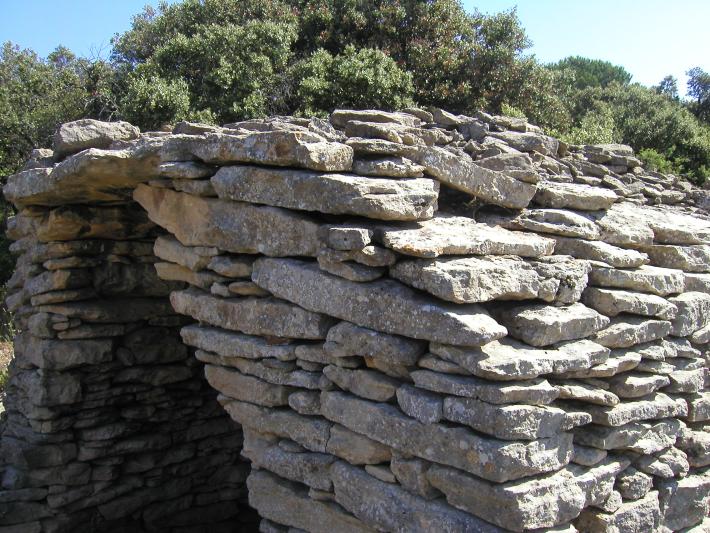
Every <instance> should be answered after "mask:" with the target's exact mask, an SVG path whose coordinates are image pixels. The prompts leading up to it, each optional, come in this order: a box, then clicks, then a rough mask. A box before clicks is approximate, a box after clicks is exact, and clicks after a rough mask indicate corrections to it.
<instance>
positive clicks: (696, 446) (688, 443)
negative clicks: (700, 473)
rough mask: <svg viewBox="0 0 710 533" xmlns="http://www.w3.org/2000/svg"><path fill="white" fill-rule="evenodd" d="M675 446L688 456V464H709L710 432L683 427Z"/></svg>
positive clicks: (696, 466) (701, 465) (695, 465)
mask: <svg viewBox="0 0 710 533" xmlns="http://www.w3.org/2000/svg"><path fill="white" fill-rule="evenodd" d="M676 446H678V448H679V449H681V450H683V451H684V452H685V454H686V455H687V456H688V463H689V464H690V466H692V467H695V468H698V467H703V466H707V465H709V464H710V432H708V431H694V430H693V429H691V428H683V429H682V430H681V431H680V433H679V435H678V441H677V442H676Z"/></svg>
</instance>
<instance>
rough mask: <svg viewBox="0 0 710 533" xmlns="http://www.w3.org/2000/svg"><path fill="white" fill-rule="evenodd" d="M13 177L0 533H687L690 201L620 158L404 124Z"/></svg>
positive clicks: (169, 146)
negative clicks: (11, 344)
mask: <svg viewBox="0 0 710 533" xmlns="http://www.w3.org/2000/svg"><path fill="white" fill-rule="evenodd" d="M42 154H43V156H42V159H41V160H40V159H34V160H31V161H30V162H29V163H28V165H27V168H26V170H23V171H22V172H20V173H18V174H16V175H14V176H11V177H10V178H9V179H8V184H7V186H6V187H5V189H4V193H5V195H6V197H7V198H8V199H9V200H10V201H12V202H13V203H14V204H15V205H16V206H17V207H18V213H17V215H16V216H15V218H14V219H13V220H12V222H11V223H10V225H9V227H8V236H9V237H10V238H12V239H13V240H15V243H14V244H13V245H12V249H13V251H14V252H15V253H16V254H17V255H18V259H17V269H16V273H15V275H14V276H13V278H12V279H11V280H10V282H9V284H8V289H9V295H8V299H7V303H8V306H9V307H10V309H11V310H12V311H13V312H14V313H15V316H16V320H17V325H18V329H19V331H20V333H19V334H18V336H17V338H16V340H15V350H16V358H15V361H14V363H13V366H12V368H11V377H10V384H9V388H8V396H7V400H6V405H5V409H6V412H5V415H4V421H3V428H2V440H1V444H2V456H1V457H2V461H3V463H2V465H0V468H2V471H1V474H2V476H1V479H2V485H1V486H0V533H10V532H13V533H14V532H19V531H22V532H25V531H27V532H35V531H36V532H65V531H66V532H70V531H71V532H74V531H97V530H100V531H170V532H171V533H187V532H192V531H197V532H200V531H204V532H208V531H209V532H210V533H212V532H217V533H218V532H220V531H225V532H227V531H256V530H259V531H262V532H265V533H298V532H302V531H309V532H327V533H333V532H360V531H362V532H374V531H393V532H394V531H407V532H410V531H411V532H417V531H421V532H429V531H447V532H498V531H500V532H503V531H515V532H523V531H560V532H562V531H564V532H568V533H571V532H574V531H580V532H616V531H624V532H626V531H639V532H642V531H643V532H656V531H657V532H659V533H661V532H669V531H705V530H706V529H707V527H708V523H710V519H708V518H707V516H708V511H709V510H710V508H709V506H710V470H708V469H709V468H710V437H709V436H708V435H710V431H709V429H710V387H709V386H708V385H710V379H709V378H708V372H707V368H708V361H709V360H710V359H709V357H708V354H709V353H710V349H709V347H708V343H710V263H708V259H709V258H710V215H709V213H708V211H707V208H708V206H710V198H708V196H707V194H706V193H705V191H700V190H697V189H695V188H693V187H692V186H690V185H689V184H687V183H686V182H683V181H681V180H680V179H678V178H677V177H675V176H664V175H661V174H657V173H654V172H650V171H647V170H644V169H643V168H642V167H641V165H640V162H639V160H637V159H636V158H635V157H634V155H633V151H632V150H631V149H630V148H629V147H627V146H623V145H596V146H568V145H567V144H565V143H563V142H561V141H558V140H557V139H554V138H552V137H549V136H547V135H544V134H543V133H542V132H541V130H540V129H539V128H537V127H536V126H533V125H531V124H528V123H527V122H525V121H524V120H519V119H509V118H507V117H496V116H492V115H488V114H486V113H477V114H476V116H474V117H466V116H457V115H452V114H450V113H447V112H445V111H442V110H436V109H433V110H429V111H428V112H427V111H425V110H418V109H409V110H405V111H400V112H385V111H377V110H336V111H335V112H334V113H333V114H332V115H331V116H330V120H329V121H323V120H320V119H305V118H293V117H273V118H268V119H259V120H250V121H246V122H242V123H235V124H229V125H227V126H224V127H216V126H207V125H199V124H190V123H181V124H178V125H177V126H175V128H174V130H173V131H172V132H148V133H140V132H139V131H138V130H137V128H134V127H133V126H131V125H129V124H125V123H97V122H96V121H78V122H76V123H70V124H66V125H64V126H62V128H60V130H59V131H58V133H57V136H56V138H55V147H54V152H53V155H51V156H50V155H48V154H47V153H46V151H42ZM247 504H248V505H247ZM256 513H258V515H259V517H260V522H259V517H256V516H255V515H256Z"/></svg>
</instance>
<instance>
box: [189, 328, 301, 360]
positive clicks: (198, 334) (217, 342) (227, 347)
mask: <svg viewBox="0 0 710 533" xmlns="http://www.w3.org/2000/svg"><path fill="white" fill-rule="evenodd" d="M180 336H181V337H182V341H183V342H184V343H185V344H187V345H189V346H194V347H195V348H200V349H201V350H206V351H208V352H214V353H217V354H219V355H220V356H222V357H227V358H230V357H241V358H245V359H264V358H274V359H279V360H280V361H292V360H294V359H296V345H294V344H270V343H269V342H267V340H266V339H264V338H263V337H256V336H253V335H245V334H243V333H237V332H235V331H229V330H226V329H220V328H211V327H206V326H199V325H197V324H193V325H190V326H185V327H183V328H182V329H181V330H180Z"/></svg>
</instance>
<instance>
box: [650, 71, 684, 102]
mask: <svg viewBox="0 0 710 533" xmlns="http://www.w3.org/2000/svg"><path fill="white" fill-rule="evenodd" d="M653 89H654V90H655V91H656V92H657V93H658V94H662V95H664V96H667V97H668V98H671V99H673V100H678V98H679V95H678V80H677V79H676V78H675V76H666V77H665V78H663V79H662V80H661V81H660V83H659V84H658V85H656V86H654V87H653Z"/></svg>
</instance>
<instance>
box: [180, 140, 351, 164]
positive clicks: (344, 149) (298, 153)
mask: <svg viewBox="0 0 710 533" xmlns="http://www.w3.org/2000/svg"><path fill="white" fill-rule="evenodd" d="M189 150H190V152H191V153H192V154H193V155H195V156H196V157H198V158H199V159H201V160H202V161H204V162H206V163H211V164H225V163H257V164H262V165H273V166H279V167H290V166H293V167H300V168H308V169H311V170H322V171H334V172H339V171H343V170H350V169H351V168H352V164H353V149H352V148H350V147H349V146H346V145H344V144H340V143H334V142H328V141H326V140H325V139H324V138H323V137H321V136H320V135H317V134H314V133H310V132H301V131H283V130H282V131H278V130H275V131H264V132H258V133H250V134H247V135H231V134H223V133H209V134H206V135H204V136H201V137H199V138H197V139H195V140H194V141H193V142H192V145H191V146H190V147H189Z"/></svg>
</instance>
